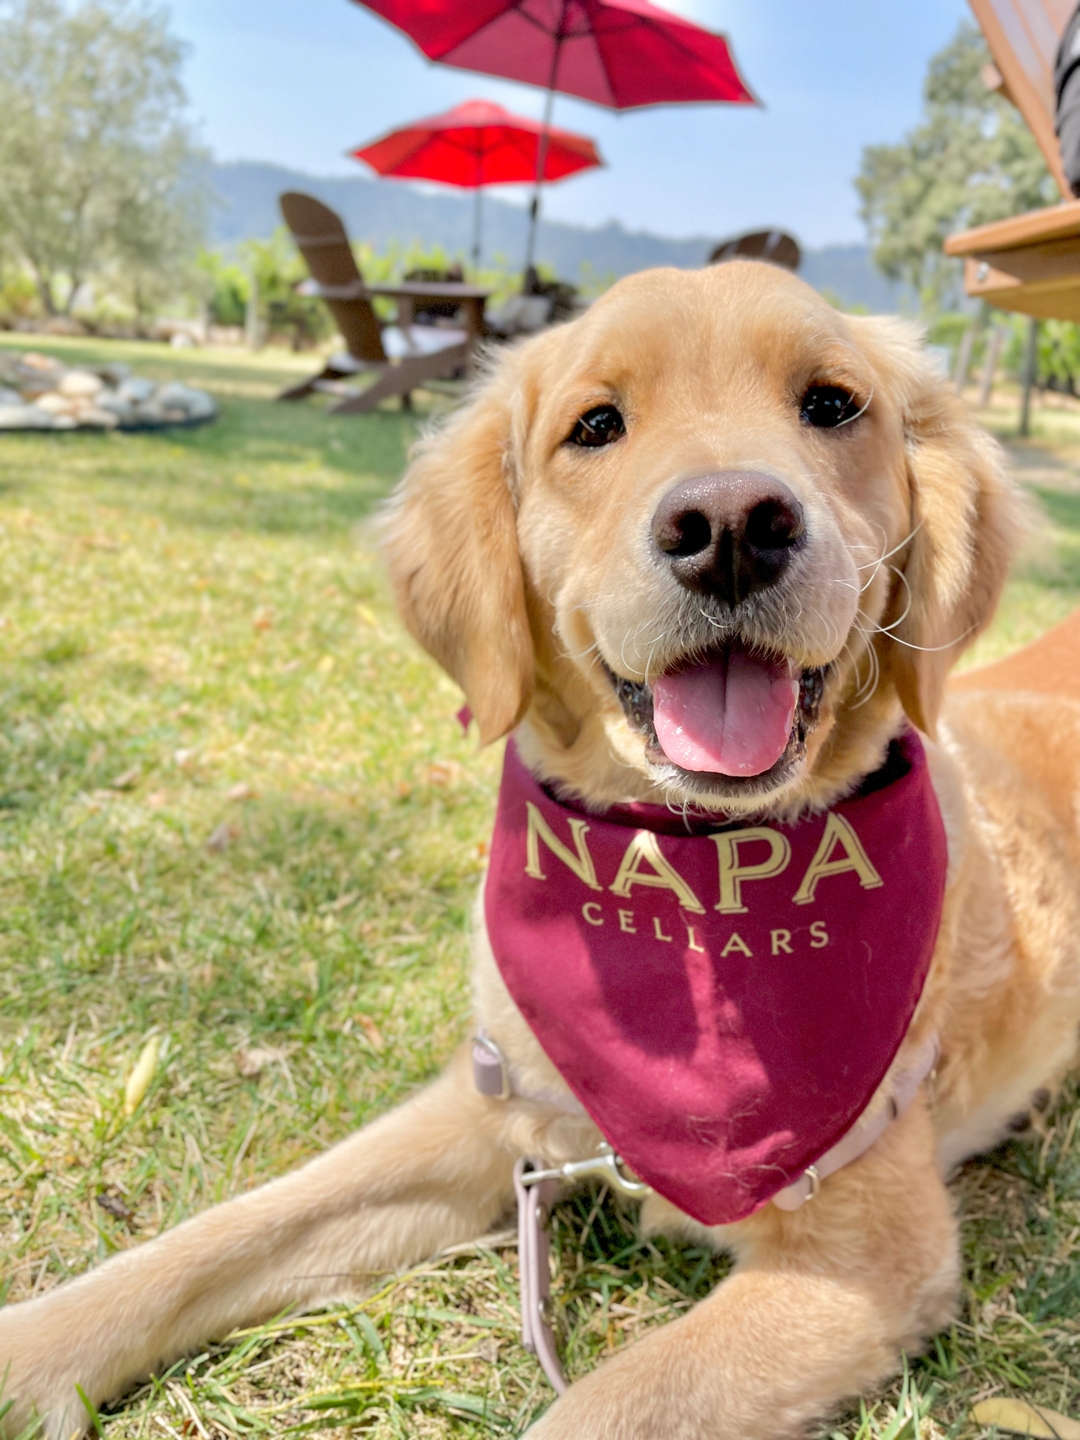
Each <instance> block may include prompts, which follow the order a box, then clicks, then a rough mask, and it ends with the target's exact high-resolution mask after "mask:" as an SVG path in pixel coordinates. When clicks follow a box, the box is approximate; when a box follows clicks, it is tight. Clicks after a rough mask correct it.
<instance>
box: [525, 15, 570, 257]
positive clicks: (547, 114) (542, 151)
mask: <svg viewBox="0 0 1080 1440" xmlns="http://www.w3.org/2000/svg"><path fill="white" fill-rule="evenodd" d="M565 18H566V6H565V4H564V6H563V21H564V20H565ZM563 21H560V22H559V34H558V35H557V36H556V39H555V53H554V55H553V56H552V57H551V76H550V78H549V80H548V92H547V98H546V100H545V101H544V119H543V125H542V129H541V131H540V148H539V150H538V151H537V154H536V183H535V184H534V186H533V197H532V204H531V205H530V206H529V238H528V241H527V243H526V245H525V277H524V285H525V286H527V285H528V283H529V271H530V270H531V269H532V268H533V256H534V255H535V253H536V226H537V222H538V220H539V219H540V186H541V185H543V183H544V167H545V166H546V165H547V152H548V132H549V131H550V129H551V111H552V107H553V106H554V104H555V82H556V80H557V79H558V78H559V54H560V52H561V51H562V44H563V38H564V37H563V34H562V25H563Z"/></svg>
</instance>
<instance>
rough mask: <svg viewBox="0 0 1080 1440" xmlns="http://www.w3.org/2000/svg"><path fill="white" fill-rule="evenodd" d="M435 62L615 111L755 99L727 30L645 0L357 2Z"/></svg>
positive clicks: (390, 0) (381, 0)
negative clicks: (700, 23)
mask: <svg viewBox="0 0 1080 1440" xmlns="http://www.w3.org/2000/svg"><path fill="white" fill-rule="evenodd" d="M360 3H362V4H364V5H366V7H367V8H368V9H369V10H374V11H375V13H376V14H377V15H381V16H382V17H383V19H384V20H389V21H390V23H391V25H396V26H397V27H398V29H399V30H403V31H404V32H405V34H406V35H408V36H409V37H410V39H412V40H414V41H415V42H416V44H417V45H418V46H419V47H420V49H421V50H422V51H423V52H424V54H425V55H426V56H427V57H428V59H429V60H439V61H441V62H442V63H443V64H444V65H456V66H458V67H459V68H460V69H462V70H480V71H482V72H483V73H484V74H486V75H499V76H502V77H503V78H505V79H507V80H521V81H524V82H525V84H528V85H542V86H544V87H546V88H547V89H551V90H558V91H559V92H560V93H561V94H563V95H576V96H578V97H579V99H582V100H592V101H593V102H594V103H596V104H597V105H606V106H608V107H609V108H610V109H614V110H628V109H633V108H634V107H636V106H639V105H660V104H666V103H669V102H671V101H677V102H681V103H684V104H685V103H687V102H693V101H726V102H727V103H728V104H736V105H739V104H742V105H752V104H754V103H755V101H754V97H753V95H751V93H750V91H749V90H748V89H747V87H746V84H745V82H744V81H743V79H742V76H741V75H740V74H739V72H738V70H737V68H736V65H735V61H734V58H733V57H732V54H731V51H730V49H729V48H728V43H727V41H726V40H725V39H724V37H723V36H722V35H715V34H713V33H712V32H711V31H709V30H703V29H701V27H700V26H698V25H694V24H693V23H692V22H691V21H689V20H684V19H683V18H682V17H681V16H679V15H673V14H671V12H670V11H667V10H661V9H660V8H659V7H658V6H656V5H651V4H650V3H649V0H360Z"/></svg>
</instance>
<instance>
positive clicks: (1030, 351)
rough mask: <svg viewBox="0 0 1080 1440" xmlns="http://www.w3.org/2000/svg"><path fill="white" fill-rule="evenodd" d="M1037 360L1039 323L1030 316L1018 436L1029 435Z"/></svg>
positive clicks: (1025, 349)
mask: <svg viewBox="0 0 1080 1440" xmlns="http://www.w3.org/2000/svg"><path fill="white" fill-rule="evenodd" d="M1038 359H1039V322H1038V320H1036V319H1035V316H1034V315H1032V317H1031V319H1030V320H1029V321H1028V333H1027V344H1026V345H1025V346H1024V382H1023V383H1024V392H1023V396H1022V398H1021V401H1020V434H1021V435H1023V436H1027V435H1030V434H1031V392H1032V390H1033V389H1034V387H1035V369H1036V366H1037V364H1038Z"/></svg>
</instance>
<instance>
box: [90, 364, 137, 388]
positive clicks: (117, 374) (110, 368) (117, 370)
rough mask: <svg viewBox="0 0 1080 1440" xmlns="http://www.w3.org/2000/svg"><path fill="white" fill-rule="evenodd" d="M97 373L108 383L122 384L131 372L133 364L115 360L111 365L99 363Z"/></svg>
mask: <svg viewBox="0 0 1080 1440" xmlns="http://www.w3.org/2000/svg"><path fill="white" fill-rule="evenodd" d="M96 373H97V374H98V375H100V376H101V378H102V380H104V381H105V383H106V385H120V384H122V383H123V382H124V381H125V380H126V379H127V378H128V376H129V375H130V374H131V366H130V365H124V364H122V362H121V361H119V360H115V361H113V362H112V364H110V365H99V366H98V367H97V371H96Z"/></svg>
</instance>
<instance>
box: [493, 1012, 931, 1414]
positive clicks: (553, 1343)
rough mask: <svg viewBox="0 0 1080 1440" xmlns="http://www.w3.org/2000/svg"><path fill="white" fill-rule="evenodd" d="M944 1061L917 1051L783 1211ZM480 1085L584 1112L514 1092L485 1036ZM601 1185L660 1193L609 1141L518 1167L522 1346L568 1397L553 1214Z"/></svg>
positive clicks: (923, 1048) (814, 1188) (812, 1192)
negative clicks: (554, 1275)
mask: <svg viewBox="0 0 1080 1440" xmlns="http://www.w3.org/2000/svg"><path fill="white" fill-rule="evenodd" d="M939 1057H940V1045H939V1043H938V1038H937V1036H936V1035H930V1036H928V1037H927V1039H926V1040H924V1041H923V1043H922V1045H920V1047H919V1049H918V1050H917V1051H916V1053H915V1056H914V1059H913V1060H912V1062H911V1064H910V1065H908V1066H907V1067H906V1068H905V1069H903V1070H900V1071H898V1072H897V1073H896V1074H895V1075H894V1076H893V1078H892V1087H891V1090H890V1092H889V1094H888V1096H887V1097H886V1101H885V1104H884V1105H881V1106H879V1107H878V1108H877V1109H876V1110H875V1111H874V1112H873V1113H872V1114H871V1113H869V1112H868V1111H864V1112H863V1114H862V1115H860V1117H859V1118H858V1120H856V1122H855V1124H854V1125H853V1126H852V1127H851V1129H850V1130H849V1131H848V1132H847V1133H846V1134H845V1135H843V1136H842V1137H841V1138H840V1139H839V1140H838V1141H837V1143H836V1144H835V1145H834V1146H832V1148H831V1149H830V1150H827V1151H826V1152H825V1154H824V1155H822V1157H821V1159H820V1160H817V1161H816V1162H815V1163H814V1164H813V1165H808V1166H807V1167H806V1169H805V1170H804V1171H803V1173H802V1174H801V1175H800V1176H799V1178H798V1180H794V1181H792V1183H791V1184H790V1185H786V1186H785V1187H784V1189H783V1190H780V1191H778V1192H777V1193H776V1194H775V1195H774V1196H773V1197H772V1204H774V1205H775V1206H777V1208H778V1209H780V1210H788V1211H792V1210H798V1209H800V1207H801V1206H803V1205H805V1204H806V1203H807V1202H808V1201H811V1200H813V1199H814V1198H815V1196H816V1195H817V1194H818V1192H819V1190H820V1189H821V1183H822V1181H823V1180H826V1179H828V1177H829V1176H830V1175H834V1174H836V1172H837V1171H838V1170H842V1169H843V1168H844V1166H845V1165H850V1164H851V1163H852V1162H853V1161H855V1160H858V1159H859V1157H860V1156H862V1155H865V1154H866V1152H867V1151H868V1150H869V1149H870V1147H871V1146H872V1145H873V1144H874V1143H875V1142H876V1141H877V1140H879V1139H880V1138H881V1136H882V1135H883V1134H884V1133H885V1131H886V1130H887V1129H888V1128H889V1126H890V1125H893V1124H895V1122H896V1121H897V1120H899V1119H900V1117H901V1116H902V1115H904V1114H905V1112H906V1111H907V1110H908V1108H909V1107H910V1105H911V1103H912V1101H913V1100H914V1099H915V1096H916V1095H917V1094H918V1091H919V1086H920V1085H921V1084H922V1083H923V1081H924V1080H927V1079H932V1078H933V1076H934V1073H935V1071H936V1068H937V1063H938V1059H939ZM472 1071H473V1084H474V1086H475V1087H476V1089H477V1091H478V1092H479V1093H480V1094H481V1095H486V1096H487V1097H488V1098H489V1099H492V1100H509V1099H511V1098H512V1097H516V1098H517V1099H521V1100H531V1101H534V1102H539V1103H541V1104H547V1105H556V1106H558V1108H559V1109H561V1110H571V1109H572V1110H573V1111H577V1110H579V1109H580V1107H579V1106H578V1105H577V1102H576V1101H574V1102H571V1103H568V1101H567V1097H566V1096H565V1095H561V1094H559V1095H556V1094H547V1093H543V1092H535V1093H526V1092H523V1091H520V1090H515V1089H514V1087H513V1084H512V1082H511V1077H510V1067H509V1065H508V1063H507V1060H506V1056H505V1055H504V1054H503V1052H502V1050H501V1049H500V1048H499V1046H498V1045H497V1044H496V1043H495V1041H494V1040H493V1039H492V1038H491V1036H490V1035H487V1034H486V1033H485V1032H484V1031H482V1030H481V1031H480V1032H479V1034H477V1035H475V1036H474V1037H473V1044H472ZM591 1179H596V1180H602V1181H603V1182H604V1184H606V1185H609V1186H610V1187H611V1188H612V1189H613V1190H615V1191H617V1192H618V1193H619V1194H620V1195H625V1196H626V1197H627V1198H628V1199H631V1200H642V1199H644V1198H645V1196H647V1195H651V1194H652V1193H653V1190H652V1187H651V1186H649V1185H646V1184H645V1183H644V1181H641V1180H638V1179H636V1178H635V1177H634V1176H632V1175H630V1174H628V1173H627V1172H626V1171H625V1169H624V1167H623V1162H622V1160H621V1158H620V1157H619V1156H618V1155H617V1154H616V1153H615V1151H614V1150H613V1149H612V1147H611V1146H610V1145H609V1144H608V1143H607V1141H606V1140H602V1141H601V1142H600V1144H599V1145H598V1147H597V1149H596V1152H595V1154H593V1155H588V1156H586V1157H584V1158H583V1159H581V1160H570V1161H567V1163H566V1164H564V1165H559V1166H555V1167H554V1168H548V1169H544V1168H542V1167H539V1166H537V1165H536V1163H535V1162H534V1161H532V1160H530V1159H527V1158H523V1159H520V1160H518V1162H517V1164H516V1165H515V1166H514V1193H515V1195H516V1196H517V1209H518V1269H519V1286H520V1294H521V1341H522V1344H523V1345H524V1346H525V1349H526V1350H528V1351H529V1353H530V1354H532V1355H535V1356H536V1358H537V1360H538V1361H539V1362H540V1367H541V1369H542V1370H543V1372H544V1374H545V1375H546V1376H547V1378H548V1380H549V1381H550V1383H551V1386H552V1388H553V1389H554V1390H555V1392H556V1394H558V1395H563V1394H565V1393H566V1391H567V1389H568V1388H569V1382H568V1381H567V1378H566V1375H565V1373H564V1372H563V1368H562V1363H561V1361H560V1359H559V1349H558V1341H557V1339H556V1336H555V1328H554V1324H553V1320H554V1313H553V1309H552V1304H551V1267H550V1264H549V1256H550V1253H551V1231H550V1220H551V1211H552V1209H553V1207H554V1205H555V1203H556V1201H557V1200H558V1198H559V1194H560V1191H561V1190H562V1188H563V1187H564V1186H566V1185H573V1184H576V1183H577V1182H579V1181H581V1180H591Z"/></svg>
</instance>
